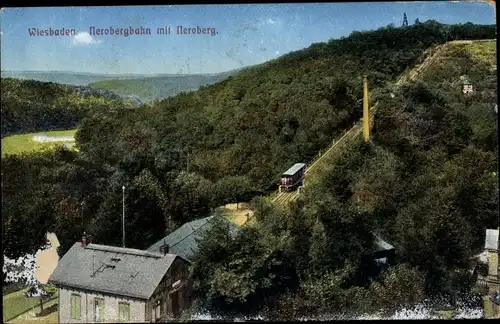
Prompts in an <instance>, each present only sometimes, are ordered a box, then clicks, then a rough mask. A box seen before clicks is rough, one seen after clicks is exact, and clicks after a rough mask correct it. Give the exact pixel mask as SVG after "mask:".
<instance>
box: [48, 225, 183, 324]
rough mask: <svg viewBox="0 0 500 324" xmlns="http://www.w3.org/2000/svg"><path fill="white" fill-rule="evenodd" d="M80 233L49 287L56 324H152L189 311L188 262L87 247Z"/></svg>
mask: <svg viewBox="0 0 500 324" xmlns="http://www.w3.org/2000/svg"><path fill="white" fill-rule="evenodd" d="M88 240H89V238H88V237H87V236H86V234H85V233H84V235H83V237H82V241H81V242H77V243H75V244H74V245H73V246H72V247H71V248H70V250H69V251H68V252H67V253H66V254H65V255H64V256H63V257H62V258H61V260H60V261H59V264H58V266H57V268H56V269H55V270H54V272H53V274H52V275H51V277H50V279H49V283H52V284H54V285H56V286H57V287H58V288H59V322H60V323H99V322H102V323H106V322H108V323H109V322H111V323H116V322H156V321H165V320H168V319H172V318H176V317H177V316H179V315H180V314H181V312H182V311H183V310H185V309H187V308H188V307H189V306H190V302H191V298H190V293H191V283H190V281H189V280H188V275H189V270H188V266H189V262H188V261H187V260H185V259H183V258H182V257H181V256H178V255H176V254H172V253H170V251H169V250H168V246H164V245H162V246H159V247H158V248H157V249H156V250H155V251H143V250H136V249H129V248H121V247H114V246H106V245H99V244H88Z"/></svg>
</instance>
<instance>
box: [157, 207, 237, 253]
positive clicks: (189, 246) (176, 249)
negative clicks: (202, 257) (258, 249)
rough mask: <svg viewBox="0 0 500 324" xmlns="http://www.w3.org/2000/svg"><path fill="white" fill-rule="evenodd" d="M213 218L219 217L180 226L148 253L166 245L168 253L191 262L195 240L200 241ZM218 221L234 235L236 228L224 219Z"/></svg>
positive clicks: (196, 244)
mask: <svg viewBox="0 0 500 324" xmlns="http://www.w3.org/2000/svg"><path fill="white" fill-rule="evenodd" d="M214 217H219V216H209V217H206V218H201V219H197V220H194V221H192V222H189V223H186V224H184V225H182V226H181V227H179V228H178V229H177V230H175V231H174V232H172V233H170V234H169V235H167V236H165V237H164V238H162V239H161V240H159V241H158V242H156V243H155V244H153V245H151V246H150V247H149V248H148V251H151V252H157V251H159V249H160V246H162V245H163V244H168V245H169V252H170V253H173V254H177V255H179V256H181V257H182V258H184V259H185V260H188V261H192V258H193V256H194V253H196V252H197V251H198V242H197V240H200V239H201V238H202V236H203V234H204V233H205V232H206V231H208V230H209V229H210V228H212V224H213V223H212V221H213V220H214ZM220 219H222V220H223V221H225V222H227V224H228V226H229V230H230V232H231V233H232V234H233V235H234V234H235V233H236V231H237V228H236V227H235V226H234V225H232V224H231V223H229V221H227V220H226V219H224V218H222V217H220Z"/></svg>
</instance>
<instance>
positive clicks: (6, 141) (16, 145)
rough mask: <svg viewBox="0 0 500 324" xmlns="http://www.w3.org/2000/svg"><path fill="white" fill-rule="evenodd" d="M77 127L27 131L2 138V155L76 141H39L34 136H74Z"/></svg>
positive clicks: (43, 148)
mask: <svg viewBox="0 0 500 324" xmlns="http://www.w3.org/2000/svg"><path fill="white" fill-rule="evenodd" d="M75 133H76V129H70V130H63V131H48V132H36V133H27V134H19V135H11V136H7V137H5V138H3V139H2V157H4V156H6V155H9V154H22V153H29V152H32V151H41V150H46V149H52V148H54V147H56V146H57V145H62V144H65V143H74V141H58V142H37V141H35V140H34V139H33V138H34V136H37V135H40V136H43V135H45V136H49V137H52V136H72V137H74V136H75Z"/></svg>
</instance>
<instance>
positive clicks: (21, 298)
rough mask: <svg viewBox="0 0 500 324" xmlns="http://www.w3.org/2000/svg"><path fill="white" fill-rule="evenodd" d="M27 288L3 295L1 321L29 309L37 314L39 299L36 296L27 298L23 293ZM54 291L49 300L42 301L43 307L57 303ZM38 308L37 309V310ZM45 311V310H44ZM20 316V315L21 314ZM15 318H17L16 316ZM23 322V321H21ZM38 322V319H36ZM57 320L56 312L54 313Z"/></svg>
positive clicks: (8, 319) (5, 320)
mask: <svg viewBox="0 0 500 324" xmlns="http://www.w3.org/2000/svg"><path fill="white" fill-rule="evenodd" d="M27 290H28V288H25V289H22V290H18V291H16V292H13V293H10V294H8V295H5V296H3V321H4V322H7V321H10V320H11V319H12V318H14V317H16V316H19V315H20V314H23V313H25V312H27V311H29V310H31V309H33V310H34V313H35V314H37V313H39V312H40V309H39V308H40V306H39V305H40V300H39V299H38V298H28V297H26V296H25V295H24V294H25V293H26V291H27ZM57 296H58V293H56V294H55V295H54V296H53V297H52V298H51V299H50V300H48V301H46V302H45V303H44V309H45V308H49V307H51V306H52V305H53V304H54V303H57ZM37 309H38V310H37ZM44 313H45V312H44ZM21 317H22V316H21ZM16 319H17V318H16ZM21 322H25V321H21ZM37 322H38V321H37ZM56 322H57V313H56Z"/></svg>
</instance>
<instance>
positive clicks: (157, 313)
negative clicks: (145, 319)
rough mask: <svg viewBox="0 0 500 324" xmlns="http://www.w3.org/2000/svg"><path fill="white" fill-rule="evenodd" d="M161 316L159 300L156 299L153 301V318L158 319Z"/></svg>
mask: <svg viewBox="0 0 500 324" xmlns="http://www.w3.org/2000/svg"><path fill="white" fill-rule="evenodd" d="M160 318H161V312H160V301H159V300H157V301H156V302H155V320H156V321H157V320H159V319H160Z"/></svg>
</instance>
